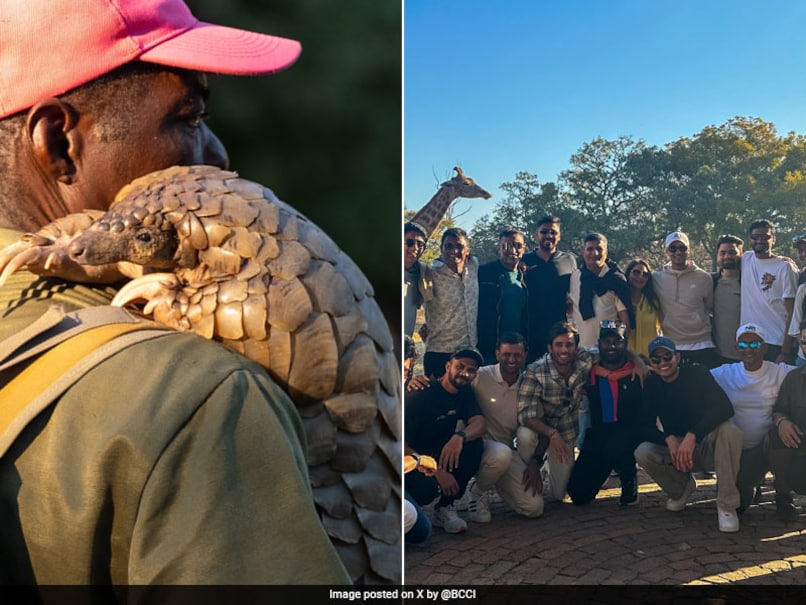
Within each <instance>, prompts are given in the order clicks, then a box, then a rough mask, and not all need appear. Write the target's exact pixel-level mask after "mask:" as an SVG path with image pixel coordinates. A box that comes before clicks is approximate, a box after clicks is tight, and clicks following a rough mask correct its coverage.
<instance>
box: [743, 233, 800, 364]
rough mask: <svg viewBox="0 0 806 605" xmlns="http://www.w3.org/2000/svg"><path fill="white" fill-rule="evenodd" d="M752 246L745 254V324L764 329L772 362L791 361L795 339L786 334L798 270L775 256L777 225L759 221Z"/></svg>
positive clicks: (791, 262)
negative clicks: (752, 324) (773, 249)
mask: <svg viewBox="0 0 806 605" xmlns="http://www.w3.org/2000/svg"><path fill="white" fill-rule="evenodd" d="M748 234H749V237H750V247H751V248H752V250H748V251H747V252H745V253H744V254H742V314H741V319H740V321H741V322H742V323H743V324H746V323H754V324H756V325H757V326H759V327H761V328H762V329H763V330H764V334H765V335H766V337H767V338H766V344H767V349H766V351H767V352H766V353H765V356H764V358H765V359H767V360H769V361H785V360H792V357H793V356H794V348H793V346H792V345H793V344H794V339H793V338H792V337H791V336H790V335H789V334H787V330H788V328H789V327H790V322H791V321H792V311H793V309H794V305H795V293H796V292H797V288H798V269H797V266H796V265H795V261H793V260H792V259H791V258H789V257H786V256H779V255H777V254H775V253H773V251H772V248H773V246H774V245H775V226H774V225H773V224H772V223H771V222H770V221H768V220H758V221H754V222H753V223H751V224H750V227H749V229H748Z"/></svg>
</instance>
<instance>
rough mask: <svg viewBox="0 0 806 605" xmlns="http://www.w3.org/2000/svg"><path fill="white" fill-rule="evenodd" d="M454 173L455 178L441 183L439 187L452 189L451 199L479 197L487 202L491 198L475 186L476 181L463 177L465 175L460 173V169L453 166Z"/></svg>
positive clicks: (488, 193) (480, 187)
mask: <svg viewBox="0 0 806 605" xmlns="http://www.w3.org/2000/svg"><path fill="white" fill-rule="evenodd" d="M453 169H454V170H455V171H456V176H455V177H453V178H452V179H450V180H448V181H445V182H444V183H442V185H441V187H450V188H453V197H454V198H459V197H464V198H474V197H480V198H484V199H485V200H488V199H490V198H491V197H492V194H491V193H490V192H489V191H487V190H486V189H485V188H484V187H482V186H481V185H477V184H476V181H474V180H473V179H471V178H470V177H469V176H465V173H464V172H462V169H461V168H459V167H458V166H454V168H453Z"/></svg>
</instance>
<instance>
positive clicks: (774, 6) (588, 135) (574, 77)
mask: <svg viewBox="0 0 806 605" xmlns="http://www.w3.org/2000/svg"><path fill="white" fill-rule="evenodd" d="M737 115H742V116H752V117H758V118H761V119H763V120H766V121H769V122H772V123H774V124H775V125H776V127H777V129H778V132H779V133H780V134H783V133H786V132H789V131H795V132H798V133H802V134H806V2H797V1H796V0H791V1H789V2H775V1H772V2H760V1H753V2H751V1H749V0H735V1H728V0H676V1H675V2H657V1H653V0H643V1H640V0H599V1H593V0H584V1H583V0H577V1H574V0H551V1H549V0H532V1H528V0H505V1H503V2H502V1H500V0H499V1H492V0H405V2H404V206H405V208H406V209H412V210H416V209H418V208H420V207H421V206H422V205H423V204H425V203H426V202H427V201H428V200H429V199H430V197H431V196H432V195H433V194H434V193H435V191H436V190H437V187H438V185H439V183H440V182H441V181H443V180H445V179H447V178H450V177H451V176H452V168H453V166H455V165H459V166H461V167H462V168H463V170H464V172H465V174H467V175H468V176H470V177H472V178H474V179H475V180H476V181H477V182H478V183H479V184H480V185H482V186H483V187H485V188H486V189H487V190H489V191H490V192H491V193H492V194H493V198H492V199H490V200H459V201H457V202H456V206H455V209H454V215H457V214H460V213H464V216H462V217H461V218H459V219H458V220H459V225H460V226H462V227H464V228H465V229H468V230H470V228H471V227H472V225H473V223H474V222H475V220H476V219H477V218H478V217H479V216H481V215H483V214H484V213H486V212H490V211H492V209H493V208H494V205H495V203H496V202H497V201H499V200H502V199H503V193H502V192H501V190H500V189H499V185H500V184H501V183H502V182H505V181H512V180H514V178H515V174H516V173H517V172H519V171H528V172H532V173H536V174H537V175H538V178H539V179H540V181H541V182H542V181H554V180H555V179H556V178H557V175H558V173H559V172H560V171H561V170H563V169H565V168H567V167H568V160H569V158H570V157H571V155H572V154H573V153H575V152H576V151H577V150H578V149H579V148H580V147H581V146H582V145H583V144H584V143H585V142H588V141H590V140H592V139H594V138H596V137H603V138H606V139H615V138H617V137H619V136H621V135H629V136H632V137H633V138H634V139H642V140H644V141H646V142H647V143H648V144H650V145H659V146H660V145H663V144H665V143H668V142H671V141H673V140H676V139H678V138H680V137H683V136H691V135H693V134H695V133H697V132H699V131H700V130H702V128H703V127H705V126H708V125H719V124H722V123H724V122H725V121H727V120H728V119H730V118H732V117H734V116H737Z"/></svg>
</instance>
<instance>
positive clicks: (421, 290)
mask: <svg viewBox="0 0 806 605" xmlns="http://www.w3.org/2000/svg"><path fill="white" fill-rule="evenodd" d="M427 239H428V238H427V237H426V236H425V233H424V232H423V230H422V229H421V228H420V227H419V226H418V225H416V224H415V223H406V224H405V226H404V227H403V333H404V334H405V335H406V336H413V335H414V326H415V324H416V323H417V310H418V309H419V308H420V307H421V306H422V304H423V301H424V300H425V298H428V299H430V297H431V293H432V292H431V289H430V288H429V287H428V282H426V276H427V271H426V266H425V263H423V262H420V257H421V256H422V255H423V252H425V246H426V240H427Z"/></svg>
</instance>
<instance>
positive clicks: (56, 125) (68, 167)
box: [25, 98, 79, 184]
mask: <svg viewBox="0 0 806 605" xmlns="http://www.w3.org/2000/svg"><path fill="white" fill-rule="evenodd" d="M76 122H77V120H76V116H75V110H74V109H73V108H72V107H71V106H70V105H68V104H67V103H64V102H63V101H60V100H59V99H54V98H50V99H45V100H44V101H40V102H39V103H37V104H36V105H34V106H33V107H31V109H29V110H28V116H27V119H26V123H25V126H26V133H27V134H28V139H29V140H30V144H31V150H32V152H33V155H34V157H35V158H36V161H37V162H38V163H39V165H40V166H41V168H42V170H43V171H44V172H45V173H46V174H49V175H50V176H51V177H52V178H53V179H54V180H57V181H59V182H60V183H65V184H70V183H72V182H73V180H74V178H75V173H76V163H75V161H74V160H75V155H76V154H77V153H78V149H79V147H78V145H76V132H75V130H74V126H75V124H76Z"/></svg>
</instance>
